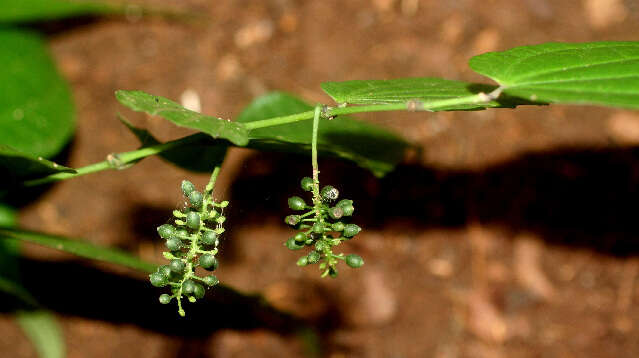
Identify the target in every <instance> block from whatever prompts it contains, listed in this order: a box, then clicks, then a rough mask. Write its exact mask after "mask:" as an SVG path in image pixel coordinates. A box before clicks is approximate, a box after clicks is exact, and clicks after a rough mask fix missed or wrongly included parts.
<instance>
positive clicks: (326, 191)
mask: <svg viewBox="0 0 639 358" xmlns="http://www.w3.org/2000/svg"><path fill="white" fill-rule="evenodd" d="M320 195H321V196H322V200H324V201H332V200H335V199H337V197H339V191H338V190H337V189H335V187H333V186H330V185H327V186H325V187H323V188H322V191H321V192H320Z"/></svg>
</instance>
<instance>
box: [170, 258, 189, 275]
mask: <svg viewBox="0 0 639 358" xmlns="http://www.w3.org/2000/svg"><path fill="white" fill-rule="evenodd" d="M185 267H186V264H184V262H183V261H182V260H180V259H173V260H171V262H170V263H169V268H170V269H171V271H172V272H174V273H177V274H181V273H184V268H185Z"/></svg>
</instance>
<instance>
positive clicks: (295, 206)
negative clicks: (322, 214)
mask: <svg viewBox="0 0 639 358" xmlns="http://www.w3.org/2000/svg"><path fill="white" fill-rule="evenodd" d="M288 207H289V208H291V210H304V209H305V208H306V203H305V202H304V199H302V198H300V197H299V196H291V197H290V198H288Z"/></svg>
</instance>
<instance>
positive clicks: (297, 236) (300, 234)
mask: <svg viewBox="0 0 639 358" xmlns="http://www.w3.org/2000/svg"><path fill="white" fill-rule="evenodd" d="M293 239H295V242H297V243H298V244H301V243H304V241H306V239H307V238H306V234H305V233H303V232H298V233H297V234H295V236H294V237H293Z"/></svg>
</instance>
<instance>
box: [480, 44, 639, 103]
mask: <svg viewBox="0 0 639 358" xmlns="http://www.w3.org/2000/svg"><path fill="white" fill-rule="evenodd" d="M469 64H470V67H471V68H472V69H473V70H475V71H477V72H479V73H480V74H482V75H485V76H488V77H490V78H492V79H493V80H495V81H496V82H497V83H499V84H500V85H501V86H503V88H504V93H505V94H509V95H511V96H518V97H522V98H526V99H530V100H534V101H543V102H554V103H578V104H597V105H605V106H614V107H624V108H639V42H591V43H545V44H541V45H534V46H522V47H516V48H513V49H510V50H508V51H504V52H489V53H485V54H483V55H479V56H475V57H473V58H471V59H470V63H469Z"/></svg>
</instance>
